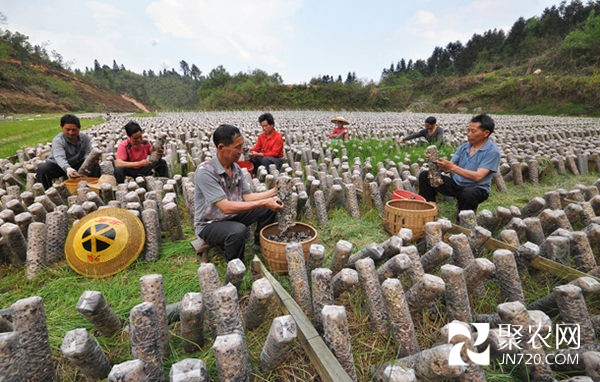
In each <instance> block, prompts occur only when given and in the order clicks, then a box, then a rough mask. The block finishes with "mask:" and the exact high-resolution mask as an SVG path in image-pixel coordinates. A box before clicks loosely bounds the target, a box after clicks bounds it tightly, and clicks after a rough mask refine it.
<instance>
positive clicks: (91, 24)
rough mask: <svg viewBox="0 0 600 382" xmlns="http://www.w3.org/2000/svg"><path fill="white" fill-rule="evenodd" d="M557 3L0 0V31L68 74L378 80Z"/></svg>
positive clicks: (528, 0)
mask: <svg viewBox="0 0 600 382" xmlns="http://www.w3.org/2000/svg"><path fill="white" fill-rule="evenodd" d="M559 3H560V0H502V1H498V0H455V1H442V0H412V1H402V0H370V1H356V0H343V1H342V0H155V1H142V0H121V1H116V0H54V1H48V0H0V12H1V13H2V14H4V16H5V17H6V19H7V20H6V23H5V24H4V25H0V27H1V28H2V29H8V30H11V31H13V32H15V31H17V32H20V33H23V34H25V35H27V36H29V37H30V39H29V41H30V42H31V43H32V44H34V45H44V46H45V47H46V50H47V51H48V52H51V51H53V50H54V51H57V52H58V53H60V54H61V55H62V57H63V60H64V62H66V63H69V64H71V65H70V66H71V68H80V69H84V68H85V67H86V66H87V67H89V68H92V67H93V62H94V59H97V60H98V61H99V62H100V64H103V65H104V64H106V65H109V66H111V67H112V62H113V59H114V60H116V61H117V63H118V64H119V65H121V64H122V65H124V66H125V68H127V69H129V70H132V71H134V72H137V73H141V72H142V70H144V69H152V70H154V71H158V70H161V69H163V68H166V69H171V68H175V69H176V70H178V71H179V70H180V68H179V62H180V61H181V60H185V61H186V62H187V63H188V64H189V65H190V66H191V65H192V64H196V66H198V68H199V69H200V70H201V71H202V73H203V74H205V75H206V74H208V73H209V72H210V70H211V69H213V68H215V67H216V66H218V65H223V66H224V67H225V69H227V71H229V73H232V74H234V73H238V72H240V71H243V72H246V71H249V70H253V69H262V70H264V71H266V72H268V73H269V74H273V73H275V72H277V73H279V74H280V75H281V76H282V77H283V80H284V82H285V83H304V82H308V81H309V80H310V79H311V78H312V77H316V76H317V75H324V74H329V75H333V76H335V77H337V76H338V74H341V75H342V78H343V79H345V78H346V75H347V73H348V72H355V73H356V75H357V77H358V78H359V79H363V80H367V81H368V80H373V81H378V80H379V78H380V76H381V71H382V69H383V68H387V67H389V66H390V64H391V63H392V62H394V63H396V62H397V61H399V60H400V59H401V58H405V59H407V60H408V59H413V60H415V59H419V58H422V59H427V58H428V57H429V56H430V55H431V53H432V51H433V49H434V48H435V47H436V46H441V47H445V46H446V45H447V43H449V42H451V41H456V40H460V41H461V42H462V43H463V44H464V43H466V42H467V41H468V40H469V38H471V36H472V35H473V34H474V33H479V34H481V33H483V32H485V31H486V30H489V29H493V28H497V29H503V30H504V31H505V32H508V31H509V30H510V27H511V26H512V24H513V23H514V22H515V21H516V20H517V19H518V18H519V17H520V16H523V17H524V18H525V19H528V18H530V17H533V16H540V15H541V13H542V11H543V10H544V8H546V7H550V6H552V5H558V4H559Z"/></svg>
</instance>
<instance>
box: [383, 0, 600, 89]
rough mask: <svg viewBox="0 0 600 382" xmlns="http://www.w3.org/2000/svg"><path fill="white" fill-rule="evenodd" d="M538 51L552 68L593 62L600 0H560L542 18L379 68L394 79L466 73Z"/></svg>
mask: <svg viewBox="0 0 600 382" xmlns="http://www.w3.org/2000/svg"><path fill="white" fill-rule="evenodd" d="M556 47H559V49H555V48H556ZM540 55H546V60H547V61H546V63H550V64H552V65H548V66H549V67H552V68H554V69H555V70H556V69H561V70H569V69H571V68H573V67H581V66H592V65H596V64H597V63H598V58H599V57H600V1H590V2H588V3H587V4H583V2H582V1H580V0H574V1H571V2H570V3H567V2H566V1H562V2H561V3H560V4H559V5H558V6H555V5H553V6H551V7H548V8H545V9H544V11H543V12H542V15H541V16H540V17H532V18H530V19H528V20H525V19H524V18H523V17H520V18H519V19H518V20H517V21H515V23H514V24H513V25H512V27H511V28H510V30H509V31H508V33H505V32H504V31H503V30H498V29H491V30H488V31H486V32H484V33H483V34H478V33H475V34H473V36H472V37H471V38H470V39H469V41H467V42H466V43H465V44H463V43H462V42H460V41H454V42H450V43H448V44H447V45H446V46H445V47H436V48H435V49H434V50H433V52H432V54H431V56H430V57H429V58H427V59H426V60H424V59H419V60H416V61H414V62H413V61H412V60H408V61H407V60H406V59H404V58H401V59H400V60H399V61H398V62H396V63H395V64H394V63H392V64H391V65H390V66H389V68H384V69H383V71H382V78H381V82H382V83H384V84H393V83H394V82H395V81H394V80H396V79H398V78H399V77H400V78H401V77H407V76H408V77H412V78H414V77H419V76H425V77H431V76H438V75H442V76H453V75H466V74H469V73H473V72H486V71H492V70H498V69H501V68H505V67H515V66H518V65H529V64H530V62H531V60H532V59H536V58H538V57H540ZM590 59H591V60H593V61H592V62H590ZM541 63H542V61H540V62H538V64H541Z"/></svg>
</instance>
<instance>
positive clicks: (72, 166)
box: [35, 114, 100, 189]
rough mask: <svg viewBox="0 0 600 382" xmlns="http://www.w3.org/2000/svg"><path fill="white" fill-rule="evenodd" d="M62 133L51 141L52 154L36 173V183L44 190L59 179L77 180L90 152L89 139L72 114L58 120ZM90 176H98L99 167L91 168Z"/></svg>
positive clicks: (90, 144)
mask: <svg viewBox="0 0 600 382" xmlns="http://www.w3.org/2000/svg"><path fill="white" fill-rule="evenodd" d="M60 127H61V129H62V132H61V133H59V134H58V135H57V136H55V137H54V139H53V140H52V152H51V153H50V156H49V157H48V158H46V161H44V163H42V164H41V165H40V166H39V167H38V169H37V171H36V174H35V176H36V181H37V182H39V183H42V184H43V185H44V188H45V189H48V188H50V187H51V186H52V180H53V179H56V178H60V177H65V176H66V177H68V178H78V177H79V176H80V175H79V173H78V172H77V170H79V167H81V165H82V164H83V161H84V160H85V157H86V156H87V155H88V154H89V153H90V152H91V151H92V142H91V140H90V138H89V137H88V136H87V135H86V134H85V133H81V132H80V130H81V122H80V121H79V118H77V117H76V116H74V115H73V114H65V115H63V116H62V118H61V119H60ZM90 176H92V177H99V176H100V166H98V164H96V165H95V166H93V167H92V169H91V173H90Z"/></svg>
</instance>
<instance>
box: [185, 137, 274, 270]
mask: <svg viewBox="0 0 600 382" xmlns="http://www.w3.org/2000/svg"><path fill="white" fill-rule="evenodd" d="M213 142H214V144H215V146H216V147H217V155H216V157H215V158H212V159H209V160H207V161H206V162H204V163H202V164H200V165H199V166H198V168H197V169H196V173H195V175H194V187H195V188H194V204H195V212H194V228H195V232H196V235H198V236H199V237H200V238H201V239H202V240H204V241H205V242H207V243H209V244H210V245H216V246H219V247H221V248H223V250H224V255H225V259H226V260H227V261H230V260H233V259H236V258H237V259H241V260H244V247H245V244H246V234H247V232H248V229H247V227H248V226H250V225H251V224H252V223H255V222H256V231H255V232H254V246H255V248H259V247H258V245H259V242H260V238H259V235H260V230H261V229H262V228H264V227H265V226H267V225H269V224H271V223H273V222H274V221H275V215H276V211H277V210H279V209H281V208H282V207H283V204H282V203H281V200H280V199H279V198H278V197H277V188H276V187H273V188H272V189H270V190H267V191H264V192H258V193H251V192H250V185H249V184H248V182H246V179H245V178H244V176H243V174H242V170H241V168H240V166H238V164H237V163H236V162H237V161H238V160H239V159H240V156H241V154H242V152H243V145H244V137H242V134H241V133H240V130H239V129H238V128H237V127H235V126H232V125H220V126H219V127H218V128H217V129H216V130H215V132H214V133H213Z"/></svg>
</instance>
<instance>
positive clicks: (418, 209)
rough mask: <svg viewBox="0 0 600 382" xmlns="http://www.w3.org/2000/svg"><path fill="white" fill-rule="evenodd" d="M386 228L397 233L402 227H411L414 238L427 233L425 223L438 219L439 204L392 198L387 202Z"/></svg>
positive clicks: (385, 209) (393, 233)
mask: <svg viewBox="0 0 600 382" xmlns="http://www.w3.org/2000/svg"><path fill="white" fill-rule="evenodd" d="M384 212H385V229H386V230H387V231H388V232H389V233H390V235H396V234H397V233H398V232H399V231H400V229H401V228H410V229H411V230H412V232H413V240H418V239H420V238H422V237H423V236H424V235H425V223H427V222H430V221H434V220H437V212H438V211H437V206H435V205H433V204H431V203H427V202H423V201H420V200H413V199H396V200H390V201H388V202H387V203H386V204H385V208H384Z"/></svg>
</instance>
